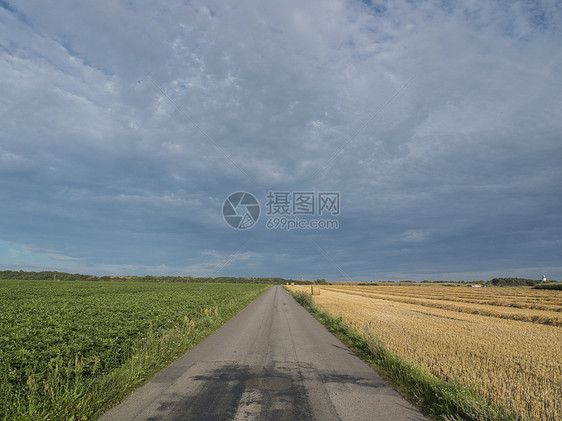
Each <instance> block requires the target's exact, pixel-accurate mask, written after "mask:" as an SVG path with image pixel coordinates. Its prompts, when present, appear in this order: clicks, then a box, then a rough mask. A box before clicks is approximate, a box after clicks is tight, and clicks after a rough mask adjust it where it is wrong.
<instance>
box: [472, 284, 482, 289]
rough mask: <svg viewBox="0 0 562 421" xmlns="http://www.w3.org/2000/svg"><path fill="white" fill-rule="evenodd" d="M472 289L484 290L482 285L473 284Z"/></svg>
mask: <svg viewBox="0 0 562 421" xmlns="http://www.w3.org/2000/svg"><path fill="white" fill-rule="evenodd" d="M470 286H471V287H472V288H482V285H481V284H472V285H470Z"/></svg>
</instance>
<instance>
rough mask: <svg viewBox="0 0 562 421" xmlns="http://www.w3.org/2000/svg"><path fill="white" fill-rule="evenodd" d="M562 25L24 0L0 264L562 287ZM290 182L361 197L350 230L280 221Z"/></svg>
mask: <svg viewBox="0 0 562 421" xmlns="http://www.w3.org/2000/svg"><path fill="white" fill-rule="evenodd" d="M561 24H562V6H561V5H560V2H557V1H554V0H553V1H487V0H486V1H478V0H474V1H470V2H447V1H429V0H427V1H424V0H422V1H416V2H410V1H401V0H395V1H387V2H384V1H381V2H360V1H340V0H330V1H311V2H302V1H283V2H269V1H268V2H259V1H253V2H248V1H244V0H242V1H237V2H224V1H210V2H209V1H206V2H198V1H195V2H187V1H175V0H171V1H166V2H125V1H98V2H76V1H70V0H68V1H62V0H57V1H13V0H9V1H6V0H2V1H0V31H1V32H0V33H1V35H0V61H1V63H0V94H1V95H0V110H1V111H0V200H1V203H2V205H1V207H0V267H1V268H2V269H17V270H19V269H24V270H60V271H68V272H79V273H89V274H97V275H106V274H110V275H145V274H156V275H192V276H249V277H257V276H279V277H285V278H301V277H303V278H305V279H317V278H326V279H328V280H401V279H410V280H423V279H429V280H438V279H447V280H460V279H463V280H478V279H490V278H492V277H496V276H521V277H530V278H534V279H539V278H540V275H541V274H542V273H546V274H547V276H548V277H549V278H551V279H562V259H561V257H562V240H561V238H562V190H561V187H560V180H561V179H562V165H561V161H562V118H561V116H562V78H561V77H560V75H561V74H562V49H561V48H560V44H561V41H562V26H561ZM238 191H246V192H250V193H252V194H253V195H254V196H255V197H256V198H257V199H258V201H259V202H260V205H261V214H260V219H259V220H258V221H257V223H256V224H255V225H254V226H252V227H251V228H248V229H245V230H235V229H233V228H231V227H229V226H228V225H227V224H226V223H225V221H224V220H223V217H222V213H221V212H222V206H223V202H224V201H225V199H226V198H227V197H228V196H229V195H230V194H231V193H233V192H238ZM269 191H273V192H339V193H340V199H341V207H340V214H339V215H337V216H335V217H334V218H335V219H337V221H338V229H326V230H319V229H300V230H292V231H288V232H287V231H285V230H281V229H267V227H266V223H267V221H268V216H267V215H265V208H266V207H265V203H266V195H267V192H269ZM240 209H242V210H243V208H240ZM290 216H291V217H294V216H295V215H290ZM305 219H306V218H305Z"/></svg>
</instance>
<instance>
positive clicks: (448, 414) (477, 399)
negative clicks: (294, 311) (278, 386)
mask: <svg viewBox="0 0 562 421" xmlns="http://www.w3.org/2000/svg"><path fill="white" fill-rule="evenodd" d="M286 289H287V290H288V291H289V293H290V294H291V295H292V296H293V297H294V298H295V300H296V301H297V302H298V303H299V304H301V305H302V306H303V307H304V308H305V309H306V310H307V311H308V312H309V313H310V314H312V315H313V316H314V317H315V318H316V319H317V320H318V321H319V322H320V323H322V324H323V325H324V326H325V327H326V328H327V329H328V330H329V331H330V332H331V333H332V334H334V335H335V336H336V337H337V338H338V339H339V340H341V341H342V342H343V343H344V344H345V345H346V346H347V347H349V348H350V349H351V350H352V351H353V352H354V353H356V354H357V355H358V356H359V357H360V358H361V359H363V360H364V361H365V362H366V363H367V364H369V365H370V366H371V367H373V368H374V369H375V370H376V371H378V372H379V373H380V374H381V375H382V376H383V378H384V379H385V380H387V381H388V382H389V383H390V384H391V385H392V386H393V387H394V388H395V389H396V390H398V391H399V392H400V393H401V394H402V395H403V396H404V397H405V398H406V399H408V400H409V401H410V402H411V403H413V404H414V405H416V406H418V407H419V408H420V409H421V410H422V411H423V412H424V413H425V414H427V415H428V416H430V417H432V418H435V419H458V420H482V421H484V420H494V421H508V420H522V418H521V417H519V416H517V415H516V414H513V413H512V412H510V411H508V410H507V409H504V408H502V407H500V406H498V405H493V404H491V403H490V402H487V401H486V400H485V399H484V398H483V397H481V396H480V395H479V394H478V393H476V392H474V391H473V390H471V389H469V388H468V387H465V386H462V385H460V384H458V383H456V382H447V381H443V380H440V379H438V378H437V377H435V376H433V375H431V374H429V373H428V372H427V371H425V370H423V369H422V368H420V367H418V366H417V365H415V364H412V363H410V362H407V361H405V360H403V359H401V358H399V357H398V356H397V355H395V354H393V353H392V352H390V351H389V350H388V349H386V347H385V346H384V344H382V343H381V342H380V341H378V340H377V338H375V337H374V336H372V335H370V334H368V333H366V334H360V333H359V332H358V331H357V330H356V329H354V328H353V327H351V326H350V325H349V324H347V323H346V322H345V321H344V320H343V319H342V318H341V317H339V318H336V317H333V316H331V315H330V314H328V313H326V312H323V311H321V310H320V309H319V308H318V306H317V305H316V303H315V302H314V300H313V297H312V294H311V293H309V292H308V291H309V290H304V288H303V289H300V290H296V289H295V288H286Z"/></svg>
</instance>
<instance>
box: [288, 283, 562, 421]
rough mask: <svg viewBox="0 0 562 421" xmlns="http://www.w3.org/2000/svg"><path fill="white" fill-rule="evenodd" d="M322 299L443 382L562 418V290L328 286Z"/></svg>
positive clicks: (536, 414) (527, 415) (530, 414)
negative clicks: (453, 382) (462, 385)
mask: <svg viewBox="0 0 562 421" xmlns="http://www.w3.org/2000/svg"><path fill="white" fill-rule="evenodd" d="M291 288H292V289H303V288H304V287H291ZM304 289H305V290H307V291H310V287H308V288H307V289H306V288H304ZM314 301H315V302H316V303H317V304H318V306H319V307H320V309H322V310H323V311H326V312H328V313H330V314H332V315H334V316H342V317H343V319H344V320H345V321H347V322H348V323H349V324H351V325H352V326H354V327H355V328H356V329H357V330H359V331H368V332H369V333H371V334H373V335H374V336H375V337H376V338H377V339H379V340H380V341H381V342H382V343H383V344H384V345H385V346H386V347H387V348H388V349H390V350H391V351H392V352H394V353H395V354H397V355H399V356H400V357H402V358H403V359H406V360H408V361H413V362H415V363H417V364H418V365H420V366H422V367H424V368H425V369H426V370H428V371H429V372H431V373H432V374H434V375H435V376H437V377H439V378H440V379H443V380H453V379H454V380H457V381H458V382H459V383H461V384H465V385H468V386H470V387H471V388H472V389H474V390H476V391H478V392H479V393H480V394H482V395H483V396H484V397H486V398H487V399H489V400H490V401H491V402H493V403H496V404H499V405H501V406H504V407H506V408H509V409H511V410H512V411H513V412H515V413H517V414H520V415H521V417H522V418H524V419H529V420H541V421H544V420H562V291H550V290H533V289H530V288H520V287H519V288H467V287H445V286H433V285H431V286H426V285H412V286H387V285H378V286H322V287H321V293H320V295H314Z"/></svg>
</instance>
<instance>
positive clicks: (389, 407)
mask: <svg viewBox="0 0 562 421" xmlns="http://www.w3.org/2000/svg"><path fill="white" fill-rule="evenodd" d="M101 419H102V420H103V421H125V420H154V421H156V420H197V421H200V420H235V421H242V420H248V421H249V420H290V421H297V420H321V421H329V420H372V421H377V420H384V421H390V420H392V421H400V420H424V419H425V418H424V417H423V416H422V414H421V413H420V412H419V411H418V410H416V409H414V408H413V407H412V406H411V405H410V404H409V403H408V402H406V401H405V400H404V399H403V398H402V397H401V396H400V395H399V394H398V393H397V392H396V391H395V390H393V389H392V388H391V387H390V386H388V384H387V383H385V382H384V381H383V380H382V379H381V378H380V376H379V375H378V374H377V373H375V372H374V371H373V370H372V369H371V368H370V367H369V366H367V365H366V364H365V363H363V362H362V361H361V360H360V359H359V358H358V357H357V356H356V355H355V354H353V353H352V352H351V351H350V350H349V349H347V348H346V347H345V346H344V345H343V344H342V343H341V342H340V341H338V340H337V339H336V338H335V337H334V336H333V335H332V334H331V333H329V332H328V331H327V330H326V329H325V328H324V327H323V326H322V325H321V324H320V323H318V321H316V320H315V319H314V318H313V317H312V316H311V315H310V314H309V313H308V312H307V311H306V310H304V309H303V308H302V307H301V306H300V305H299V304H297V303H296V302H295V301H294V300H293V298H292V297H291V296H290V295H289V294H288V293H287V292H286V291H285V290H284V289H283V288H282V287H280V286H274V287H272V288H270V289H269V290H268V291H267V292H265V293H264V294H263V295H262V296H260V297H259V298H258V299H256V300H255V301H254V302H253V303H251V304H250V305H249V306H248V307H247V308H246V309H244V310H243V311H242V312H241V313H240V314H238V315H237V316H236V317H234V318H233V319H231V320H230V321H229V322H227V323H226V324H225V325H223V326H222V327H221V328H220V329H218V330H217V331H216V332H215V333H213V334H212V335H211V336H209V337H208V338H207V339H205V340H204V341H203V342H201V343H200V344H198V345H197V346H196V347H194V348H193V349H192V350H191V351H189V352H188V353H187V354H185V355H184V356H182V357H181V358H180V359H178V360H176V361H175V362H174V363H172V364H171V365H170V366H169V367H168V368H166V369H165V370H164V371H162V372H160V373H159V374H158V375H157V376H156V377H154V378H153V379H152V380H151V381H150V382H149V383H147V384H146V385H144V386H143V387H141V388H139V389H137V390H136V391H135V392H134V393H133V394H131V395H130V396H129V397H128V398H127V399H125V400H124V401H123V402H122V403H121V404H119V405H117V406H116V407H114V408H112V409H111V410H109V411H108V412H106V413H105V414H104V415H103V416H102V418H101Z"/></svg>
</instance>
